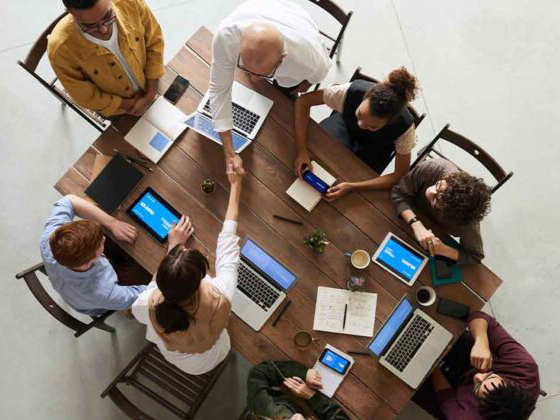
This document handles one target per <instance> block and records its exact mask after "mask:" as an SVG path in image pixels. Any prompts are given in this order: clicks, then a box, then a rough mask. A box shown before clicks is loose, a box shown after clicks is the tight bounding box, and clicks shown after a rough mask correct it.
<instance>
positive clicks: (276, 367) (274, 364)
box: [270, 305, 288, 379]
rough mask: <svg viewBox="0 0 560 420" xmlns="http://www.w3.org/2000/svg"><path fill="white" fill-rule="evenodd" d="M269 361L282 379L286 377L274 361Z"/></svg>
mask: <svg viewBox="0 0 560 420" xmlns="http://www.w3.org/2000/svg"><path fill="white" fill-rule="evenodd" d="M286 306H288V305H286ZM270 363H272V366H274V369H276V372H278V373H279V374H280V376H281V377H282V379H286V377H285V376H284V375H282V372H280V369H278V366H276V363H274V362H273V361H272V360H271V361H270Z"/></svg>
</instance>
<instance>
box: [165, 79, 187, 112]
mask: <svg viewBox="0 0 560 420" xmlns="http://www.w3.org/2000/svg"><path fill="white" fill-rule="evenodd" d="M188 87H189V81H188V80H187V79H185V78H184V77H181V76H177V77H176V78H175V80H173V83H171V86H169V88H168V89H167V90H166V91H165V94H164V95H163V97H164V98H165V99H167V100H168V101H169V102H171V103H172V104H173V105H175V104H176V103H177V101H178V100H179V98H180V97H181V95H182V94H183V93H184V92H185V90H187V88H188Z"/></svg>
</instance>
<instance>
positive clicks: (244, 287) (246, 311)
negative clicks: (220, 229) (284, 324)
mask: <svg viewBox="0 0 560 420" xmlns="http://www.w3.org/2000/svg"><path fill="white" fill-rule="evenodd" d="M297 280H298V276H296V275H295V274H294V273H293V272H292V271H290V270H289V269H287V268H286V267H285V266H284V265H282V264H281V263H280V262H278V261H277V260H276V259H274V258H273V257H271V256H270V254H268V253H267V252H266V251H265V250H264V249H262V248H261V247H260V246H258V245H257V244H256V243H255V242H254V241H253V240H252V239H251V238H248V237H247V238H246V239H245V242H244V243H243V246H242V247H241V261H240V264H239V275H238V278H237V290H236V292H235V294H234V295H233V305H232V306H233V312H235V314H236V315H237V316H238V317H239V318H241V319H242V320H243V321H245V322H246V323H247V324H249V326H250V327H251V328H253V329H254V330H255V331H259V330H260V329H261V327H262V326H263V325H264V323H265V322H266V321H267V320H268V318H270V316H271V315H272V314H273V313H274V311H275V310H276V308H278V306H279V305H280V304H281V303H282V302H283V301H284V299H286V293H287V292H288V290H290V289H291V288H292V287H293V285H294V284H295V283H296V281H297Z"/></svg>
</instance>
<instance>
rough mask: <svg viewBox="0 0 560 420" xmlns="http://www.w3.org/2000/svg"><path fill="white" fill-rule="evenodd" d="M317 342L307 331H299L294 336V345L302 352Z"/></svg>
mask: <svg viewBox="0 0 560 420" xmlns="http://www.w3.org/2000/svg"><path fill="white" fill-rule="evenodd" d="M316 340H317V339H316V338H313V337H312V336H311V334H309V333H308V332H307V331H298V332H297V333H295V335H294V344H295V345H296V346H297V347H298V348H299V349H301V350H304V349H306V348H308V347H309V346H310V345H311V343H313V342H314V341H316Z"/></svg>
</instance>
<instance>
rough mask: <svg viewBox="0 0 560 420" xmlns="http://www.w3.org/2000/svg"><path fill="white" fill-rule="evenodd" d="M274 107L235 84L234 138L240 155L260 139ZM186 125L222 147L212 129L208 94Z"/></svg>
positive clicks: (232, 95) (262, 97)
mask: <svg viewBox="0 0 560 420" xmlns="http://www.w3.org/2000/svg"><path fill="white" fill-rule="evenodd" d="M272 104H273V102H272V101H271V100H270V99H268V98H267V97H265V96H263V95H261V94H260V93H257V92H255V91H254V90H251V89H249V88H246V87H245V86H243V85H242V84H240V83H237V82H233V85H232V92H231V111H232V117H233V130H232V136H233V143H234V149H235V151H236V152H238V153H239V152H240V151H241V150H243V149H244V148H245V147H247V146H248V145H249V143H250V142H251V140H253V139H254V138H255V137H256V135H257V133H258V132H259V129H260V128H261V126H262V124H263V122H264V120H265V118H266V116H267V115H268V113H269V111H270V109H271V108H272ZM186 123H187V125H188V126H189V127H191V128H193V129H194V130H195V131H197V132H199V133H200V134H202V135H204V136H206V137H208V138H209V139H210V140H214V141H215V142H217V143H220V144H221V143H222V141H221V139H220V136H219V134H218V133H217V132H216V131H215V130H214V129H213V127H212V112H211V111H210V97H209V93H208V92H206V94H205V95H204V98H202V101H200V103H199V104H198V107H197V110H196V112H195V113H194V114H191V115H190V116H189V117H188V119H187V121H186Z"/></svg>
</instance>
